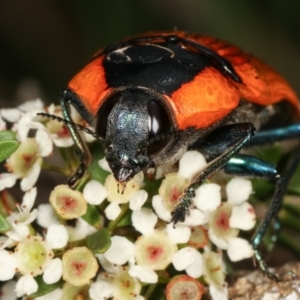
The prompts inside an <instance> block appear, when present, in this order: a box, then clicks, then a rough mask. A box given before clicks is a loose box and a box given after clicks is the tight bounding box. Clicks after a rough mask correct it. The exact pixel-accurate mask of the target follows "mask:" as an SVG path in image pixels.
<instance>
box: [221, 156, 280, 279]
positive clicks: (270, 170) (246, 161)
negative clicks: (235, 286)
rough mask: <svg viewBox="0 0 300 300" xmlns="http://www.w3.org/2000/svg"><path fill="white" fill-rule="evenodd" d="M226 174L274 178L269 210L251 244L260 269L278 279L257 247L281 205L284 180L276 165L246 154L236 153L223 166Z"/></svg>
mask: <svg viewBox="0 0 300 300" xmlns="http://www.w3.org/2000/svg"><path fill="white" fill-rule="evenodd" d="M224 171H225V172H226V173H227V174H233V175H238V176H243V177H256V178H266V179H269V180H274V181H275V184H276V187H275V192H274V196H273V199H272V201H271V203H270V207H269V210H268V212H267V214H266V215H265V217H264V219H263V221H262V222H261V223H260V225H259V226H258V228H257V230H256V232H255V234H254V236H253V238H252V246H253V249H254V255H255V258H256V261H257V262H258V264H259V266H260V268H261V269H262V271H263V272H264V273H265V274H266V275H267V276H268V277H270V278H271V279H275V280H278V279H279V278H278V276H277V275H276V274H274V273H272V272H270V271H269V269H268V267H267V264H266V263H265V261H264V260H263V258H262V255H261V252H260V250H259V249H258V248H259V245H260V243H261V241H262V238H263V236H264V235H265V233H266V230H267V229H268V227H269V226H270V224H271V222H272V221H273V220H274V219H275V218H276V217H277V213H278V211H279V209H280V207H281V204H282V199H283V195H284V180H283V179H282V178H281V176H280V175H279V174H278V173H277V170H276V167H275V166H274V165H272V164H270V163H267V162H264V161H262V160H260V159H257V158H255V157H252V156H248V155H241V154H239V155H236V156H235V157H233V158H232V159H230V160H229V162H228V163H227V164H226V166H225V167H224Z"/></svg>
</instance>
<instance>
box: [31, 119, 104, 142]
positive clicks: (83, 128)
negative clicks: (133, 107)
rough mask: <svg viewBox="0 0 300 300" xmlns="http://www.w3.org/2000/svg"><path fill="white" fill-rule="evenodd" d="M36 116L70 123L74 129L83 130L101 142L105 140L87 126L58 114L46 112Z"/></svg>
mask: <svg viewBox="0 0 300 300" xmlns="http://www.w3.org/2000/svg"><path fill="white" fill-rule="evenodd" d="M37 115H38V116H41V117H45V118H49V119H51V120H56V121H58V122H61V123H64V124H65V125H71V126H73V127H74V128H75V129H77V130H82V131H84V132H85V133H87V134H90V135H91V136H92V137H94V138H95V139H96V140H98V141H100V142H101V143H104V142H105V140H104V139H103V138H102V137H100V136H99V135H98V134H97V133H96V132H94V131H92V130H91V129H89V128H87V127H84V126H82V125H79V124H76V123H74V122H72V121H69V120H66V119H63V118H61V117H58V116H54V115H50V114H46V113H37Z"/></svg>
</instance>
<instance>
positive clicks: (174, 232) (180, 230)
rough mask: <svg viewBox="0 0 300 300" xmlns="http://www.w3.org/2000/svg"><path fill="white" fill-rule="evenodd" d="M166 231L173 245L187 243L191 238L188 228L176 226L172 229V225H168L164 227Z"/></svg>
mask: <svg viewBox="0 0 300 300" xmlns="http://www.w3.org/2000/svg"><path fill="white" fill-rule="evenodd" d="M166 231H167V234H168V236H169V238H170V239H171V240H172V242H173V243H174V244H184V243H187V242H188V241H189V239H190V236H191V228H190V227H188V226H182V225H176V227H175V228H174V224H173V223H169V224H167V226H166Z"/></svg>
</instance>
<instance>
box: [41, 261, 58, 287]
mask: <svg viewBox="0 0 300 300" xmlns="http://www.w3.org/2000/svg"><path fill="white" fill-rule="evenodd" d="M62 273H63V266H62V261H61V259H60V258H54V259H52V260H50V261H49V262H48V264H47V266H46V268H45V270H44V274H43V280H44V281H45V283H47V284H52V283H55V282H57V281H58V280H59V279H60V278H61V276H62Z"/></svg>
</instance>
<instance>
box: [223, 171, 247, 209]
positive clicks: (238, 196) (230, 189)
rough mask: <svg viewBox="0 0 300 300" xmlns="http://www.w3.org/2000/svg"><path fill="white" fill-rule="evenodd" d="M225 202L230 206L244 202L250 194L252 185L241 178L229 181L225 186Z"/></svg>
mask: <svg viewBox="0 0 300 300" xmlns="http://www.w3.org/2000/svg"><path fill="white" fill-rule="evenodd" d="M226 193H227V198H228V199H227V202H228V203H230V204H232V205H237V204H240V203H242V202H244V201H246V200H247V199H248V198H249V196H250V195H251V193H252V183H251V181H250V180H248V179H245V178H243V177H236V178H233V179H231V180H230V181H229V182H228V184H227V185H226Z"/></svg>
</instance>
